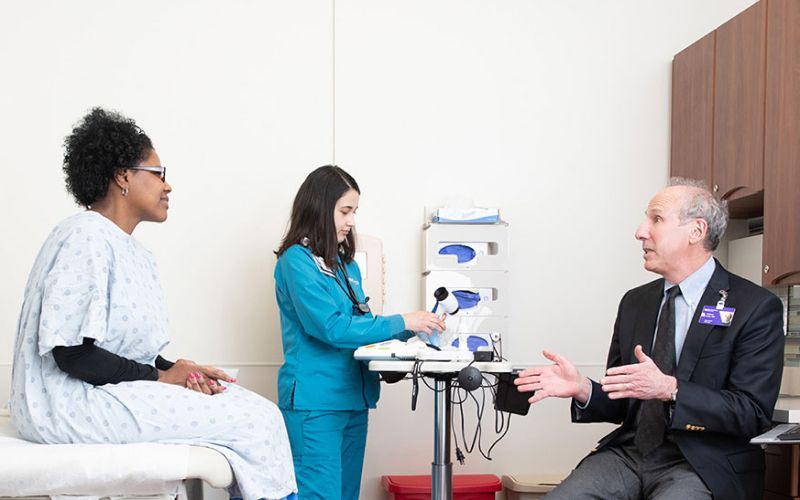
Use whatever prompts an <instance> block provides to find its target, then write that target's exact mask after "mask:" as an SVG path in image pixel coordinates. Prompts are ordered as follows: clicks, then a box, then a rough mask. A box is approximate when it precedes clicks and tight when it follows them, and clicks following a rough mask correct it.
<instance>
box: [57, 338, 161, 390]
mask: <svg viewBox="0 0 800 500" xmlns="http://www.w3.org/2000/svg"><path fill="white" fill-rule="evenodd" d="M53 358H55V360H56V364H57V365H58V367H59V368H60V369H61V370H62V371H64V372H66V373H68V374H70V375H72V376H73V377H75V378H79V379H81V380H83V381H84V382H87V383H89V384H92V385H105V384H118V383H119V382H129V381H132V380H158V370H168V369H169V368H171V367H172V365H173V364H174V363H173V362H171V361H167V360H166V359H164V358H162V357H161V356H158V357H157V358H156V363H155V366H151V365H147V364H142V363H137V362H136V361H132V360H130V359H128V358H123V357H122V356H118V355H116V354H114V353H112V352H109V351H107V350H105V349H103V348H102V347H97V346H96V345H94V339H92V338H84V339H83V344H82V345H76V346H71V347H63V346H59V347H54V348H53Z"/></svg>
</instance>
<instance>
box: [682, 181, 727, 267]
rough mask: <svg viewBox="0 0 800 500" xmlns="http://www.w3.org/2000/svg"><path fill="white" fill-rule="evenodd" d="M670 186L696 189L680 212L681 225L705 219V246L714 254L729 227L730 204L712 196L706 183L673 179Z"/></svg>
mask: <svg viewBox="0 0 800 500" xmlns="http://www.w3.org/2000/svg"><path fill="white" fill-rule="evenodd" d="M669 185H670V186H687V187H691V188H694V189H693V190H692V192H691V194H689V195H688V196H687V197H686V199H685V200H684V203H683V206H682V207H681V211H680V221H681V224H684V223H686V222H689V221H690V220H692V219H703V220H704V221H706V224H707V225H708V231H707V232H706V239H705V241H704V242H703V246H704V247H705V248H706V250H708V251H709V252H713V251H714V250H716V249H717V247H718V246H719V241H720V240H721V239H722V236H723V235H724V234H725V229H727V227H728V203H727V202H726V201H720V200H718V199H716V198H715V197H714V195H713V194H711V191H709V190H708V186H707V185H706V183H705V182H703V181H699V180H696V179H686V178H684V177H673V178H671V179H670V180H669Z"/></svg>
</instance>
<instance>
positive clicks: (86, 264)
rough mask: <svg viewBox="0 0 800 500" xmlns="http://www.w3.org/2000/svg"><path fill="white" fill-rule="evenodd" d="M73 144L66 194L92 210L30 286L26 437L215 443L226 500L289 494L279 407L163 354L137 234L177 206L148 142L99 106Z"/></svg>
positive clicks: (151, 273)
mask: <svg viewBox="0 0 800 500" xmlns="http://www.w3.org/2000/svg"><path fill="white" fill-rule="evenodd" d="M65 149H66V151H65V154H64V167H63V169H64V172H65V174H66V181H67V189H68V190H69V192H70V193H72V195H73V196H74V197H75V200H76V201H77V202H78V203H79V204H80V205H82V206H85V207H86V208H87V210H86V211H83V212H80V213H78V214H76V215H73V216H72V217H69V218H67V219H66V220H64V221H62V222H61V223H60V224H58V225H57V226H56V227H55V229H54V230H53V231H52V232H51V233H50V236H49V237H48V238H47V240H46V241H45V243H44V245H43V246H42V249H41V250H40V251H39V255H38V257H37V258H36V262H35V263H34V266H33V270H32V271H31V274H30V278H29V279H28V284H27V287H26V288H25V298H24V302H23V305H22V312H21V314H20V319H19V326H18V332H17V338H16V342H15V346H14V367H13V376H12V389H11V400H10V409H11V418H12V419H13V421H14V424H15V425H16V427H17V429H18V430H19V432H20V434H21V435H22V436H23V437H25V438H26V439H28V440H31V441H36V442H39V443H132V442H160V443H177V444H193V445H201V446H207V447H209V448H213V449H215V450H217V451H219V452H220V453H222V454H223V455H224V456H225V457H226V458H227V459H228V462H229V463H230V465H231V469H232V470H233V473H234V477H235V480H236V483H235V484H234V485H233V486H232V487H231V488H230V494H231V495H232V496H237V497H239V496H241V497H243V498H244V499H245V500H257V499H260V498H269V499H277V498H285V497H287V496H288V497H295V496H296V495H295V494H294V492H295V491H296V490H297V486H296V483H295V478H294V470H293V466H292V455H291V451H290V447H289V441H288V438H287V435H286V428H285V426H284V423H283V418H282V416H281V413H280V411H279V410H278V409H277V407H276V406H275V405H274V404H273V403H272V402H270V401H268V400H266V399H264V398H262V397H261V396H258V395H257V394H254V393H252V392H250V391H247V390H245V389H243V388H241V387H239V386H237V385H230V384H229V383H230V382H234V380H233V379H231V378H229V377H228V376H226V374H225V373H224V372H222V371H221V370H218V369H215V368H212V367H209V366H203V365H198V364H195V363H193V362H191V361H187V360H178V361H177V362H175V363H172V362H170V361H167V360H165V359H163V358H162V357H161V356H159V352H160V351H161V350H162V349H164V347H165V346H166V345H167V344H168V342H169V338H168V323H167V314H166V307H165V304H164V295H163V293H162V291H161V286H160V285H159V281H158V271H157V269H156V263H155V259H154V258H153V255H152V254H151V253H150V252H149V251H148V250H147V249H145V248H144V247H143V246H142V245H141V244H140V243H139V242H138V241H136V239H134V238H133V237H132V236H131V233H132V232H133V230H134V229H135V228H136V226H137V225H138V224H139V222H142V221H151V222H163V221H165V220H166V218H167V209H168V208H169V193H170V192H171V191H172V187H171V186H170V185H169V184H168V183H167V181H166V168H165V167H163V166H161V161H160V159H159V157H158V154H156V151H155V149H153V145H152V143H151V142H150V139H149V138H148V137H147V135H145V133H144V132H143V131H142V130H141V129H140V128H139V127H137V126H136V124H135V123H134V122H133V121H132V120H130V119H127V118H125V117H122V116H120V115H118V114H116V113H111V112H107V111H104V110H102V109H99V108H96V109H94V110H92V111H91V112H90V113H89V114H88V115H87V116H85V117H84V118H83V120H82V121H81V123H79V124H78V126H77V127H76V128H75V129H74V130H73V131H72V134H71V135H70V136H69V137H67V139H66V143H65ZM221 382H223V383H221Z"/></svg>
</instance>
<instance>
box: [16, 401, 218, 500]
mask: <svg viewBox="0 0 800 500" xmlns="http://www.w3.org/2000/svg"><path fill="white" fill-rule="evenodd" d="M187 479H202V480H203V481H205V482H206V483H208V484H209V485H210V486H213V487H215V488H225V487H227V486H229V485H230V484H231V483H232V482H233V472H232V471H231V468H230V466H229V465H228V461H227V460H226V459H225V457H224V456H223V455H222V454H221V453H219V452H217V451H215V450H212V449H210V448H204V447H202V446H190V445H180V444H159V443H134V444H37V443H31V442H29V441H25V440H24V439H22V438H21V437H20V436H19V434H18V433H17V430H16V428H15V427H14V425H13V424H12V423H11V419H10V417H9V415H8V410H0V499H3V500H5V499H8V498H14V499H18V498H19V499H22V498H26V499H29V498H30V497H48V496H49V497H71V496H80V497H84V499H85V498H86V497H89V498H92V497H94V498H104V497H114V498H115V499H117V498H126V497H134V496H135V497H136V498H137V499H142V497H143V496H144V497H152V498H159V499H166V498H176V497H177V498H180V499H186V498H187V493H186V491H187V488H186V487H185V483H184V481H185V480H187Z"/></svg>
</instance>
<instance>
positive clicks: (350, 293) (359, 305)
mask: <svg viewBox="0 0 800 500" xmlns="http://www.w3.org/2000/svg"><path fill="white" fill-rule="evenodd" d="M339 268H340V269H341V270H342V275H343V276H344V283H345V285H347V290H345V287H344V286H342V282H341V281H339V277H338V276H337V275H336V273H334V275H333V279H335V280H336V284H337V285H339V288H341V289H342V291H343V292H344V293H345V294H347V297H348V298H350V302H352V303H353V313H355V314H358V315H364V314H369V313H370V309H369V304H367V302H369V297H365V298H364V302H361V301H359V300H358V297H356V292H355V291H354V290H353V287H352V286H350V277H349V276H348V275H347V266H345V265H344V262H342V256H341V255H340V256H339Z"/></svg>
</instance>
